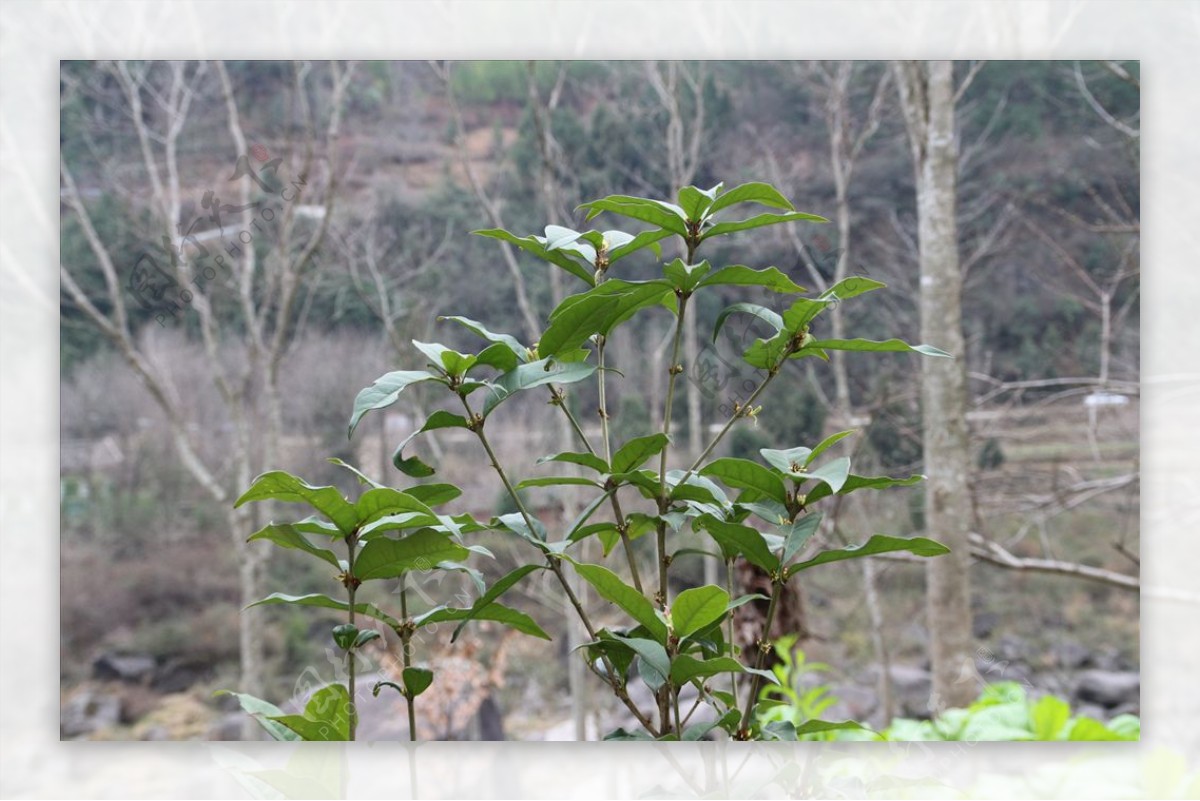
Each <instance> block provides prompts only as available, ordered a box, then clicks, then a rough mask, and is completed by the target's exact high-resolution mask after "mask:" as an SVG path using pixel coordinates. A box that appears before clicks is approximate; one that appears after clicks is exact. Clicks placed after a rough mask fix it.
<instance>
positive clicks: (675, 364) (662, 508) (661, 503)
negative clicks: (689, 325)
mask: <svg viewBox="0 0 1200 801" xmlns="http://www.w3.org/2000/svg"><path fill="white" fill-rule="evenodd" d="M690 255H691V252H690V248H689V256H690ZM687 302H688V296H687V295H686V294H681V295H680V297H679V316H678V317H677V318H676V320H675V339H674V342H673V343H672V345H671V366H670V367H669V368H668V371H667V372H668V374H669V376H670V377H669V378H668V379H667V398H666V402H665V403H664V404H663V426H662V433H663V436H664V437H667V438H668V442H667V444H666V445H665V446H663V449H662V454H661V455H660V456H659V460H658V482H659V487H658V513H659V515H663V514H665V513H666V511H667V506H668V503H667V455H668V452H669V451H670V450H671V445H670V442H669V439H670V436H671V407H672V405H673V404H674V401H675V379H676V378H677V377H678V376H679V373H680V372H682V367H681V366H680V364H679V346H680V342H681V340H682V334H683V320H684V316H685V315H686V314H687ZM658 595H659V597H658V601H659V606H660V607H662V608H664V609H665V608H666V606H667V523H666V521H665V520H659V521H658Z"/></svg>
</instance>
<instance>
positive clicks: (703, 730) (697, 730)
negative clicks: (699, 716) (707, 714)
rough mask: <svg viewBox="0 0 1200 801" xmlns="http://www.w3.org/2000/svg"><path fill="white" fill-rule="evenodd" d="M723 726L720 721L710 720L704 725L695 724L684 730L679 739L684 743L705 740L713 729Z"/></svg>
mask: <svg viewBox="0 0 1200 801" xmlns="http://www.w3.org/2000/svg"><path fill="white" fill-rule="evenodd" d="M720 725H721V721H719V720H710V721H706V722H704V723H693V724H692V725H691V726H688V727H687V728H685V729H684V730H683V734H682V735H681V736H680V737H679V739H680V740H682V741H684V742H695V741H697V740H703V739H704V738H705V736H707V734H708V733H709V732H710V731H712V730H713V729H715V728H717V727H718V726H720Z"/></svg>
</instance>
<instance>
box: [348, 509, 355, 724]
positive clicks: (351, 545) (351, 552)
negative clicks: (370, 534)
mask: <svg viewBox="0 0 1200 801" xmlns="http://www.w3.org/2000/svg"><path fill="white" fill-rule="evenodd" d="M357 548H358V532H357V531H356V532H354V533H353V534H351V535H350V536H348V537H347V538H346V549H347V554H348V555H347V559H346V576H347V577H348V580H347V581H346V594H347V595H348V596H349V597H350V612H349V623H350V625H351V626H353V625H354V595H355V593H356V591H357V590H358V587H357V586H356V585H355V583H354V582H355V579H354V556H355V551H356V550H357ZM355 656H356V653H355V647H354V645H353V644H351V646H350V647H349V648H347V649H346V679H347V680H346V685H347V687H346V689H347V691H348V692H349V695H350V708H349V709H348V710H346V714H347V716H348V717H349V718H350V720H349V727H350V739H351V740H353V739H354V738H355V736H356V734H357V733H358V697H357V696H356V695H355V692H356V690H357V686H356V679H357V675H356V673H357V665H355V661H356V659H355Z"/></svg>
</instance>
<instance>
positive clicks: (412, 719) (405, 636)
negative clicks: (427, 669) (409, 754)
mask: <svg viewBox="0 0 1200 801" xmlns="http://www.w3.org/2000/svg"><path fill="white" fill-rule="evenodd" d="M400 619H401V620H403V621H404V622H405V624H406V625H405V627H404V632H403V633H402V634H401V635H400V642H401V644H402V653H403V655H404V668H405V669H406V670H407V669H408V668H410V667H412V629H411V628H410V627H409V626H408V625H407V623H408V588H407V587H405V585H404V578H403V576H402V577H401V578H400ZM404 703H405V705H406V706H407V707H408V739H409V740H410V741H411V742H414V743H415V742H416V741H417V708H416V699H415V698H413V697H412V696H411V695H410V694H409V692H408V684H407V683H405V685H404Z"/></svg>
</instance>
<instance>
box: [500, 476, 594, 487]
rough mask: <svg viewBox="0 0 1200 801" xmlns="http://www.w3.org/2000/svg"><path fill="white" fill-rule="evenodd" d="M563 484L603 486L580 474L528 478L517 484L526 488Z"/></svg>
mask: <svg viewBox="0 0 1200 801" xmlns="http://www.w3.org/2000/svg"><path fill="white" fill-rule="evenodd" d="M562 486H578V487H597V488H603V487H602V485H601V484H600V483H599V482H597V481H594V480H593V479H590V478H582V477H580V476H545V477H543V478H527V479H525V480H524V481H522V482H521V483H519V484H517V489H526V488H528V487H562Z"/></svg>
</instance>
